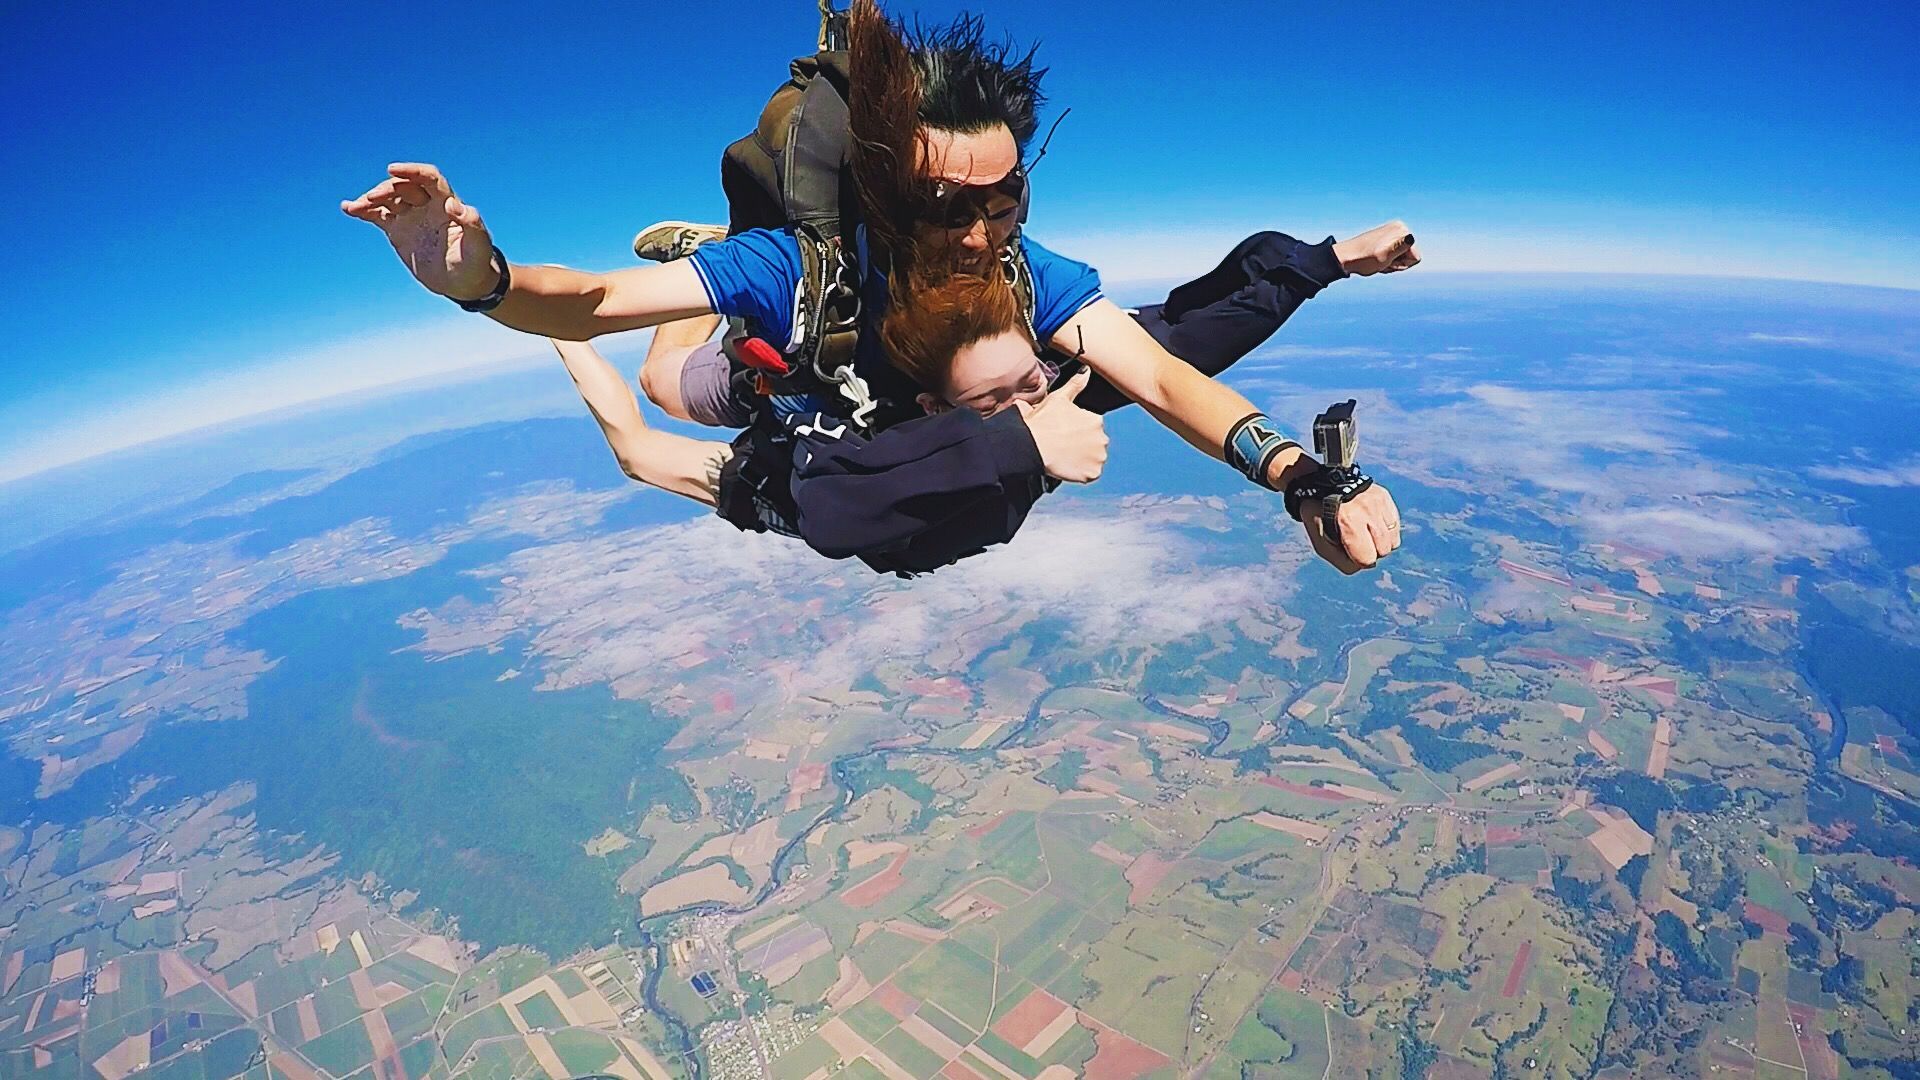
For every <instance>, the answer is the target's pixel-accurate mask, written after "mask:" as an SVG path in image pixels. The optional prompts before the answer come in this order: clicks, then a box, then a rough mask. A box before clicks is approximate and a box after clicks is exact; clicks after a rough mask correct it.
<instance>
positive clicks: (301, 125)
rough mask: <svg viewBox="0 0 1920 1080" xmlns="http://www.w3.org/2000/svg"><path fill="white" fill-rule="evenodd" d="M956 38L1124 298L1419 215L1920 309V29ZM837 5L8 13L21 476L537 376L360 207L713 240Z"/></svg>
mask: <svg viewBox="0 0 1920 1080" xmlns="http://www.w3.org/2000/svg"><path fill="white" fill-rule="evenodd" d="M962 6H963V5H960V4H951V3H921V4H909V3H906V2H904V0H896V2H895V3H894V4H892V5H891V6H890V10H893V11H896V12H902V13H917V14H920V15H922V16H925V17H928V18H936V19H937V18H941V17H944V16H947V15H949V14H951V13H952V12H954V11H956V10H959V9H960V8H961V7H962ZM965 6H970V7H971V8H972V9H973V10H976V11H978V12H980V13H981V14H983V15H984V16H986V17H987V19H988V20H989V22H990V23H991V24H992V25H993V26H995V27H996V28H999V29H1003V30H1005V31H1006V32H1008V33H1011V34H1013V35H1014V36H1016V37H1018V38H1020V39H1022V40H1038V41H1039V42H1040V43H1041V47H1042V57H1043V60H1044V61H1045V62H1046V63H1048V64H1049V65H1050V66H1051V68H1052V73H1051V74H1050V75H1049V77H1048V82H1047V85H1048V89H1049V91H1050V93H1051V96H1052V98H1053V103H1054V104H1053V107H1052V108H1051V109H1050V110H1049V115H1050V116H1051V115H1052V113H1054V112H1057V111H1058V109H1059V108H1060V107H1064V106H1071V107H1072V109H1073V115H1072V116H1071V117H1070V118H1069V119H1068V120H1067V122H1066V124H1065V125H1064V126H1063V127H1062V129H1061V131H1060V134H1059V136H1058V137H1057V139H1056V141H1055V143H1054V148H1053V151H1052V153H1051V154H1050V155H1049V156H1048V159H1047V162H1046V164H1045V166H1044V167H1043V168H1042V169H1041V171H1040V173H1039V175H1038V177H1037V182H1036V189H1037V195H1036V206H1035V215H1034V220H1033V226H1032V228H1033V231H1034V232H1035V234H1036V235H1038V236H1040V237H1041V238H1043V239H1045V240H1047V242H1048V243H1049V244H1050V246H1052V247H1054V248H1056V249H1059V250H1062V251H1064V252H1066V253H1068V254H1072V255H1076V256H1079V257H1081V258H1084V259H1087V260H1088V261H1091V262H1094V263H1095V264H1096V265H1098V266H1101V267H1102V268H1103V270H1104V271H1105V272H1106V273H1107V275H1108V277H1109V279H1110V280H1116V281H1118V280H1125V279H1126V278H1128V277H1137V276H1147V275H1148V274H1155V275H1156V276H1158V275H1159V274H1163V273H1164V272H1166V271H1167V270H1169V269H1172V270H1185V269H1187V268H1194V269H1198V268H1199V267H1200V266H1201V265H1202V264H1203V263H1204V262H1208V261H1210V256H1211V255H1212V254H1216V253H1217V251H1216V249H1217V248H1218V247H1220V246H1223V245H1224V244H1225V243H1227V242H1229V241H1230V240H1231V239H1232V238H1233V237H1234V236H1237V235H1238V234H1240V233H1242V232H1244V231H1246V230H1247V229H1250V228H1255V227H1278V228H1282V229H1286V230H1287V231H1292V232H1296V233H1301V234H1314V235H1324V234H1326V233H1329V232H1334V233H1347V232H1352V231H1357V230H1358V229H1361V228H1364V227H1366V226H1369V225H1372V224H1375V223H1377V222H1378V221H1380V220H1384V219H1385V218H1388V217H1392V216H1400V217H1404V218H1406V219H1407V220H1408V221H1409V222H1410V223H1411V224H1412V225H1413V226H1414V228H1415V231H1416V232H1417V233H1418V234H1419V235H1420V237H1421V240H1422V245H1423V247H1424V248H1425V249H1426V251H1427V254H1428V267H1429V268H1430V269H1434V270H1445V269H1448V268H1452V269H1520V270H1548V269H1568V270H1647V271H1660V272H1678V273H1719V274H1735V275H1747V276H1754V275H1757V276H1773V277H1788V278H1806V279H1816V280H1831V281H1849V282H1859V283H1869V284H1881V285H1893V286H1898V287H1904V288H1920V259H1916V258H1915V256H1914V248H1915V245H1916V243H1917V242H1920V225H1916V219H1920V196H1916V195H1915V192H1916V191H1920V59H1916V57H1915V55H1914V53H1915V50H1914V49H1913V48H1912V44H1911V43H1912V42H1913V40H1915V39H1916V37H1920V15H1916V14H1914V13H1913V9H1912V8H1911V6H1910V5H1899V4H1871V5H1869V4H1857V5H1855V4H1828V5H1820V6H1813V5H1796V6H1795V7H1794V8H1792V9H1788V8H1785V7H1777V8H1776V7H1773V6H1769V5H1766V4H1759V5H1751V4H1750V5H1744V6H1741V7H1738V8H1731V7H1729V8H1722V9H1719V10H1714V11H1707V10H1695V11H1680V12H1675V11H1669V10H1661V11H1656V10H1653V9H1652V7H1651V6H1648V7H1647V8H1645V9H1643V10H1626V11H1623V10H1611V9H1609V6H1608V5H1518V4H1515V5H1500V6H1498V7H1496V6H1492V5H1475V6H1470V7H1462V6H1451V5H1426V4H1421V5H1413V4H1408V5H1386V4H1375V5H1350V4H1327V5H1320V6H1318V7H1311V8H1309V7H1302V6H1296V5H1274V4H1270V3H1230V4H1229V3H1215V4H1206V5H1164V4H1146V3H1131V2H1111V3H1099V4H1091V3H1048V4H1028V3H1020V4H1015V3H1008V2H979V3H974V4H972V5H965ZM170 7H173V8H176V10H174V11H169V10H166V9H167V8H170ZM811 7H812V5H811V3H810V2H808V0H780V2H777V3H776V2H772V0H759V2H756V3H726V2H716V3H711V4H671V5H670V4H611V3H609V4H594V5H574V6H568V7H564V8H549V7H547V6H546V5H506V4H489V3H478V4H470V5H463V6H462V7H461V8H460V9H459V12H458V15H457V16H448V17H443V18H435V17H433V16H432V15H431V14H430V13H429V12H427V11H426V10H425V9H396V10H375V9H365V10H361V11H348V10H345V9H340V8H335V7H331V6H321V5H296V6H290V7H286V8H262V7H259V6H258V5H248V6H240V5H219V4H203V5H194V6H193V10H192V11H191V12H190V13H187V14H181V13H179V11H178V10H177V6H174V5H158V6H146V7H140V8H135V7H129V6H126V5H115V6H111V7H110V6H107V5H102V4H93V3H80V4H59V5H8V6H7V8H6V9H5V11H4V13H0V101H5V102H7V103H8V104H7V112H8V120H7V134H6V137H5V138H4V139H0V166H3V167H0V199H4V205H5V206H6V210H5V212H4V214H0V250H4V251H6V252H7V253H8V260H9V263H10V265H11V266H12V267H13V269H14V274H13V280H12V281H11V282H10V283H9V289H8V292H9V295H8V296H7V298H6V302H5V304H4V307H3V308H0V310H4V314H3V315H0V320H3V321H0V335H3V336H0V341H4V352H0V356H4V357H5V359H4V361H0V483H4V482H6V481H7V480H10V479H14V478H17V477H19V476H22V475H25V474H30V473H32V472H34V471H37V470H39V469H44V468H46V467H49V466H53V465H57V464H61V463H64V462H66V461H70V460H74V459H76V458H78V457H83V456H86V455H88V454H90V453H97V452H100V451H103V450H111V449H114V448H117V447H118V446H121V445H125V444H128V443H137V442H139V441H142V440H144V439H150V438H153V437H156V436H160V435H166V434H171V433H174V432H177V431H180V430H184V429H189V428H193V427H196V426H199V425H201V424H205V423H211V422H217V421H220V420H224V419H230V418H232V417H236V416H242V415H247V414H250V413H255V412H259V411H262V410H265V409H270V408H274V407H279V406H284V405H288V404H293V403H297V402H301V401H306V400H313V399H316V398H319V397H324V396H327V395H329V394H331V393H335V392H339V391H344V390H358V389H364V388H366V387H368V386H375V385H379V384H381V383H383V382H389V381H393V380H396V379H400V378H413V377H427V378H444V377H448V376H450V375H452V374H454V373H456V372H458V371H461V370H464V369H466V368H469V367H470V366H472V365H474V364H478V363H491V362H504V361H510V360H513V359H515V358H517V357H528V356H538V355H539V352H540V348H543V346H538V343H531V342H530V341H529V340H527V339H520V338H517V337H516V336H514V335H511V334H509V333H507V332H505V331H498V330H497V328H494V327H492V326H491V325H490V324H487V323H485V322H484V321H482V320H478V319H474V318H469V317H464V316H460V315H459V313H457V312H455V311H454V310H453V309H452V308H451V307H450V305H447V304H446V303H445V302H444V301H440V300H437V299H435V298H433V297H430V296H427V295H426V294H424V293H423V292H421V291H420V290H418V289H417V288H415V287H413V286H411V284H410V283H409V282H408V280H407V279H406V277H405V275H404V272H403V271H401V270H400V269H399V267H398V264H397V263H396V262H395V260H394V259H393V258H392V256H391V254H390V252H389V251H388V249H387V247H386V245H385V244H384V242H383V241H382V240H381V238H380V237H379V235H378V234H377V232H375V230H373V229H372V228H371V227H369V226H366V225H364V224H361V223H358V222H353V221H350V220H348V219H346V218H344V217H343V216H341V215H340V214H339V212H338V210H337V204H338V202H339V200H340V199H341V198H344V197H348V196H351V195H354V194H357V193H358V192H360V191H361V190H363V189H365V188H366V187H367V186H369V185H370V184H372V183H374V182H376V181H377V180H379V179H380V178H381V176H382V174H383V169H384V166H385V165H386V163H387V162H388V161H391V160H397V159H419V160H429V161H434V162H437V163H439V164H440V165H441V166H442V167H443V168H444V169H445V170H446V172H447V173H448V175H449V176H450V177H451V178H452V179H453V181H454V183H455V184H456V186H457V187H458V188H459V189H460V190H461V192H462V194H463V195H464V196H465V197H466V198H468V199H469V200H470V201H471V202H473V203H474V204H475V205H476V206H478V207H480V208H481V209H482V211H483V212H485V213H486V214H487V217H488V221H489V223H490V224H491V225H492V227H493V229H494V231H495V234H496V236H497V237H498V238H499V240H500V242H501V244H502V245H503V247H505V249H506V250H508V251H509V252H510V253H511V254H512V255H513V257H514V258H516V259H519V260H523V261H548V262H564V263H569V264H573V265H581V266H590V267H614V266H620V265H626V264H628V263H630V262H631V256H630V254H629V253H628V252H627V248H626V245H627V243H628V240H629V238H630V237H631V235H632V233H633V231H634V230H635V229H636V228H637V227H638V226H640V225H643V224H645V223H647V222H649V221H651V220H653V219H655V218H658V217H668V216H674V217H680V216H707V217H716V218H717V217H718V216H719V215H720V213H721V207H722V204H721V201H720V197H719V194H718V192H717V190H716V184H715V183H714V177H715V175H716V162H717V156H718V153H719V151H720V149H721V148H722V147H723V146H724V144H725V143H726V142H727V141H728V140H729V139H731V138H732V137H734V136H735V135H737V134H739V133H740V132H741V131H743V130H745V128H746V126H747V125H748V124H749V123H750V122H751V120H752V118H753V116H754V115H755V113H756V112H757V110H758V107H759V105H760V103H761V102H762V101H763V100H764V99H765V96H766V94H767V93H768V92H769V90H770V89H771V88H772V87H773V86H774V85H775V84H776V83H777V82H778V81H779V79H780V77H781V75H782V73H783V69H784V64H785V61H786V60H787V58H789V57H790V56H791V55H793V54H794V53H796V52H799V51H802V50H803V49H804V48H805V47H807V46H808V45H810V43H811V37H812V34H813V16H812V14H811ZM1700 7H1704V6H1700ZM530 346H532V347H530Z"/></svg>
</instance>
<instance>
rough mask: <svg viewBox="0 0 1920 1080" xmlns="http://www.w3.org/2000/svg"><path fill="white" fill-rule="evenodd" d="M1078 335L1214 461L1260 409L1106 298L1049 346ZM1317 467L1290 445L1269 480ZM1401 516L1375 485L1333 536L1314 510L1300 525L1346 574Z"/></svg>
mask: <svg viewBox="0 0 1920 1080" xmlns="http://www.w3.org/2000/svg"><path fill="white" fill-rule="evenodd" d="M1083 335H1084V337H1083ZM1083 340H1084V342H1085V357H1086V361H1087V365H1088V366H1089V367H1091V368H1093V369H1094V370H1095V371H1098V372H1099V373H1100V374H1102V375H1104V376H1106V378H1107V380H1108V381H1109V382H1111V383H1113V385H1114V386H1115V387H1117V388H1118V389H1119V390H1120V392H1121V393H1123V394H1125V395H1127V396H1128V397H1130V398H1132V399H1133V400H1135V401H1137V402H1139V403H1140V404H1141V406H1143V407H1144V408H1145V409H1146V410H1147V411H1148V412H1150V413H1152V414H1153V416H1154V418H1155V419H1157V420H1159V421H1160V422H1161V423H1162V424H1165V425H1166V426H1167V427H1168V428H1169V429H1171V430H1172V431H1174V432H1175V433H1176V434H1178V435H1179V436H1180V437H1181V438H1183V439H1185V440H1187V441H1188V442H1190V443H1192V444H1193V445H1194V446H1195V447H1197V448H1198V449H1199V450H1200V451H1201V452H1202V453H1204V454H1206V455H1208V456H1209V457H1212V458H1214V459H1216V460H1224V459H1225V457H1226V440H1227V432H1228V431H1229V430H1230V429H1231V428H1232V427H1233V425H1234V424H1235V423H1236V422H1237V421H1239V420H1240V418H1241V417H1244V416H1246V415H1247V414H1248V413H1252V412H1256V411H1258V410H1256V409H1255V408H1254V406H1253V403H1252V402H1250V401H1248V400H1247V399H1246V398H1245V397H1243V396H1242V395H1241V394H1240V393H1239V391H1236V390H1234V389H1233V388H1232V387H1229V386H1225V385H1223V384H1221V383H1219V382H1216V381H1215V380H1213V379H1210V378H1208V377H1207V376H1205V375H1202V374H1200V373H1199V372H1198V371H1195V370H1194V369H1193V366H1192V365H1190V364H1188V363H1187V362H1186V361H1184V360H1181V359H1180V358H1178V357H1176V356H1174V355H1173V354H1171V353H1169V352H1167V351H1166V350H1165V349H1163V348H1161V347H1160V343H1159V342H1157V341H1155V340H1154V339H1153V337H1152V335H1150V334H1148V333H1147V332H1146V331H1145V330H1143V329H1141V327H1140V324H1138V323H1136V322H1134V321H1133V319H1132V317H1131V316H1129V315H1128V314H1127V313H1126V312H1124V311H1121V310H1120V309H1119V308H1117V307H1115V306H1114V305H1113V304H1112V303H1110V302H1108V301H1106V300H1098V301H1095V302H1094V303H1092V304H1090V305H1088V306H1087V307H1086V308H1085V309H1084V310H1082V311H1081V312H1080V314H1078V315H1076V316H1074V317H1073V318H1072V319H1071V320H1069V321H1068V322H1067V324H1066V325H1065V326H1064V327H1062V328H1061V330H1060V332H1059V333H1058V334H1056V335H1054V338H1053V345H1054V347H1055V348H1056V349H1064V350H1065V351H1067V352H1068V353H1072V352H1075V351H1077V350H1079V349H1080V343H1081V342H1082V341H1083ZM1318 467H1319V462H1317V461H1315V460H1313V458H1311V457H1309V456H1308V455H1307V454H1306V453H1305V452H1304V451H1302V450H1300V449H1297V448H1289V449H1286V450H1283V451H1281V452H1280V453H1279V454H1278V455H1277V456H1275V458H1274V459H1273V462H1272V464H1271V465H1270V466H1269V468H1268V470H1267V483H1268V484H1269V486H1271V487H1273V488H1275V489H1278V490H1284V489H1285V488H1286V486H1287V484H1288V483H1290V482H1292V481H1293V480H1294V479H1296V478H1298V477H1300V476H1303V475H1306V474H1308V473H1311V472H1313V471H1314V470H1315V469H1317V468H1318ZM1399 522H1400V511H1399V509H1398V508H1397V507H1396V506H1395V505H1394V503H1393V497H1392V496H1391V495H1390V494H1388V492H1387V489H1386V488H1385V487H1383V486H1381V485H1379V484H1375V485H1374V486H1373V487H1371V488H1369V489H1367V490H1366V491H1364V492H1361V493H1360V495H1359V496H1357V497H1356V498H1354V499H1353V500H1351V501H1349V502H1346V503H1343V504H1341V506H1340V509H1339V523H1340V538H1339V540H1338V541H1336V540H1334V539H1333V538H1331V537H1329V536H1328V535H1327V531H1326V527H1325V524H1324V523H1323V522H1322V520H1321V519H1320V517H1319V516H1318V515H1308V516H1307V519H1306V521H1305V522H1303V525H1304V526H1305V528H1306V532H1307V539H1308V541H1309V542H1310V543H1311V544H1312V545H1313V549H1314V551H1315V552H1316V553H1318V554H1319V555H1320V557H1321V558H1323V559H1325V560H1326V561H1327V562H1328V563H1330V564H1332V565H1333V567H1334V568H1335V569H1338V570H1339V571H1341V572H1342V573H1347V574H1351V573H1354V572H1356V571H1358V570H1362V569H1365V568H1366V567H1369V566H1372V565H1374V564H1375V563H1377V562H1379V561H1380V559H1381V558H1382V557H1383V556H1385V555H1387V554H1390V553H1392V551H1393V550H1394V549H1395V548H1397V547H1398V546H1399V544H1400V525H1399Z"/></svg>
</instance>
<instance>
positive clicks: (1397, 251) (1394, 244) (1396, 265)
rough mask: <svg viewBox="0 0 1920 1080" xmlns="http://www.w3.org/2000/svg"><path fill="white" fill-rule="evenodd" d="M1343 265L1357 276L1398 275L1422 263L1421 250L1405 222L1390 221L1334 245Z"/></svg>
mask: <svg viewBox="0 0 1920 1080" xmlns="http://www.w3.org/2000/svg"><path fill="white" fill-rule="evenodd" d="M1333 254H1334V257H1335V258H1337V259H1339V260H1340V266H1341V268H1342V269H1344V270H1346V272H1347V273H1349V274H1352V275H1354V276H1355V277H1371V276H1372V275H1374V274H1396V273H1399V272H1400V271H1402V270H1411V269H1413V268H1414V267H1416V266H1418V265H1420V249H1419V248H1418V247H1417V246H1415V245H1414V242H1413V233H1412V232H1410V231H1409V230H1408V229H1407V223H1406V222H1404V221H1389V222H1387V223H1386V224H1385V225H1379V226H1375V227H1374V228H1371V229H1368V230H1367V231H1366V232H1363V233H1361V234H1360V235H1359V236H1356V237H1353V238H1352V239H1350V240H1341V241H1339V242H1338V243H1336V244H1334V245H1333Z"/></svg>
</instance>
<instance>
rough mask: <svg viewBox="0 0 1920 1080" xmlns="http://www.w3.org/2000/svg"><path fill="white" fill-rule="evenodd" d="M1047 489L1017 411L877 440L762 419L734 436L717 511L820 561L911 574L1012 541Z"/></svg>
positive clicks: (957, 413)
mask: <svg viewBox="0 0 1920 1080" xmlns="http://www.w3.org/2000/svg"><path fill="white" fill-rule="evenodd" d="M1050 487H1051V482H1050V481H1049V480H1048V478H1047V475H1046V470H1045V469H1044V468H1043V467H1042V465H1041V462H1040V448H1039V447H1037V446H1035V445H1034V442H1033V435H1032V433H1030V432H1029V431H1028V430H1027V424H1026V421H1025V420H1024V419H1022V418H1021V415H1020V411H1019V410H1018V409H1007V410H1004V411H1002V412H1000V413H997V414H995V415H994V416H992V417H989V418H983V417H981V416H980V414H979V413H977V412H974V411H973V410H972V409H954V410H951V411H948V412H943V413H938V414H935V415H932V416H923V417H920V418H918V419H914V420H908V421H906V422H904V423H900V424H895V425H894V426H892V427H890V428H888V429H886V431H885V433H884V437H883V438H879V439H870V438H868V437H866V436H864V435H862V434H860V433H859V432H858V431H857V430H855V429H854V428H853V427H852V426H851V425H850V424H848V423H847V421H846V420H844V419H842V418H839V417H832V416H822V415H819V414H808V415H796V416H789V417H786V418H785V419H784V421H768V420H765V419H763V420H762V421H761V422H760V423H759V424H756V426H755V427H753V428H750V429H748V430H747V431H745V432H743V433H742V434H741V436H740V437H739V438H738V439H736V440H735V441H734V460H733V461H732V462H730V463H729V464H728V466H727V470H726V472H725V473H723V474H722V476H721V498H720V507H719V512H720V516H722V517H724V518H726V519H727V520H729V521H731V522H733V523H734V524H735V525H738V526H739V527H741V528H743V529H750V530H753V531H756V532H764V531H773V532H781V533H786V534H788V535H791V536H797V537H799V538H800V539H802V540H804V541H806V544H807V546H808V547H811V548H812V549H814V550H815V551H817V552H819V553H820V554H822V555H825V556H827V557H828V558H830V559H844V558H847V557H849V556H854V557H858V558H859V559H860V560H861V561H862V562H864V563H866V564H867V565H868V566H870V567H872V568H873V569H875V570H878V571H880V572H882V573H896V574H900V575H902V576H911V575H913V574H920V573H926V572H928V571H932V570H937V569H939V568H940V567H942V566H947V565H949V564H951V563H953V562H955V561H957V560H959V559H963V558H965V557H967V556H969V555H975V554H978V553H980V552H981V551H984V550H985V549H987V548H989V547H992V546H993V545H995V544H1004V543H1006V542H1007V541H1009V540H1011V539H1013V534H1014V533H1015V532H1018V531H1019V529H1020V525H1021V523H1022V522H1024V521H1026V519H1027V512H1028V511H1030V510H1032V509H1033V504H1034V503H1035V502H1036V501H1038V500H1039V498H1040V496H1041V495H1042V494H1044V493H1045V492H1046V491H1047V490H1049V488H1050Z"/></svg>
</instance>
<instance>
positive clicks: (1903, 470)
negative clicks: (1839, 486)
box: [1807, 457, 1920, 487]
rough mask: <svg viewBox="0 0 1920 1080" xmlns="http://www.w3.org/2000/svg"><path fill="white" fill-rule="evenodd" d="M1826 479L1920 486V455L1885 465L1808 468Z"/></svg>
mask: <svg viewBox="0 0 1920 1080" xmlns="http://www.w3.org/2000/svg"><path fill="white" fill-rule="evenodd" d="M1807 471H1808V472H1810V473H1812V474H1813V475H1814V476H1818V477H1820V478H1822V479H1825V480H1838V481H1840V482H1841V483H1844V484H1858V485H1860V486H1861V487H1920V457H1917V458H1908V459H1907V460H1905V461H1903V462H1899V463H1897V464H1893V465H1887V466H1884V467H1877V468H1876V467H1874V466H1870V465H1816V466H1814V467H1813V468H1811V469H1809V470H1807Z"/></svg>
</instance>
